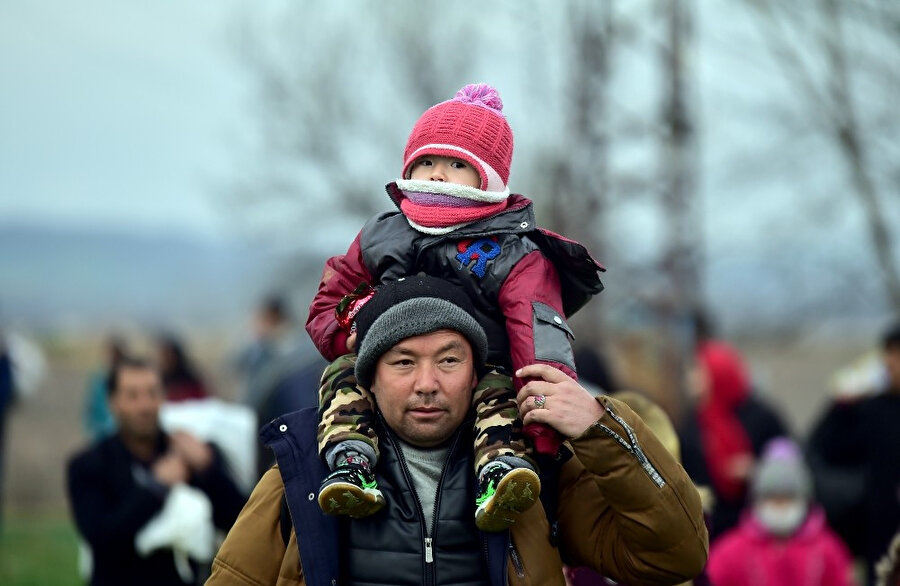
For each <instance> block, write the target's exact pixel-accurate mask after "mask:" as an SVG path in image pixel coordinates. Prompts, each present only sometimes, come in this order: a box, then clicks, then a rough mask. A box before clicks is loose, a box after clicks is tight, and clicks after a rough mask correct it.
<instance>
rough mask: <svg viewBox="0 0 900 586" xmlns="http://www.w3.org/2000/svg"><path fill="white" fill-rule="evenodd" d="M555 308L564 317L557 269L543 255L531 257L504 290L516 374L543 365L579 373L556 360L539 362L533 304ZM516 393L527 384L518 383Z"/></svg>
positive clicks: (502, 299)
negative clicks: (522, 369) (524, 369)
mask: <svg viewBox="0 0 900 586" xmlns="http://www.w3.org/2000/svg"><path fill="white" fill-rule="evenodd" d="M535 301H537V302H540V303H543V304H545V305H548V306H550V307H552V308H553V309H554V310H555V311H556V312H557V313H558V314H559V315H560V317H563V316H564V315H565V314H564V313H563V304H562V289H561V286H560V283H559V275H558V274H557V272H556V267H554V266H553V264H552V263H551V262H550V260H549V259H548V258H547V257H546V256H544V255H543V254H542V253H541V252H540V251H534V252H531V253H529V254H527V255H526V256H525V257H523V258H522V260H520V261H519V262H518V263H517V264H516V266H515V267H513V269H512V271H511V272H510V274H509V276H508V277H507V278H506V281H505V282H504V283H503V286H502V287H501V288H500V296H499V302H500V310H501V311H502V312H503V316H504V317H505V318H506V333H507V335H508V336H509V348H510V354H511V359H512V365H513V370H514V371H515V370H517V369H519V368H522V367H523V366H527V365H529V364H534V363H536V362H537V363H543V364H549V365H551V366H555V367H556V368H558V369H560V370H562V371H563V372H565V373H566V374H567V375H569V376H571V377H572V378H576V379H577V376H576V374H575V371H574V370H573V369H572V368H571V367H570V366H568V365H566V364H563V363H560V362H555V361H552V360H539V359H537V358H536V356H535V341H534V309H533V308H532V302H535ZM514 381H515V385H516V389H517V390H518V389H520V388H521V387H522V385H523V384H524V382H523V381H520V380H518V379H517V378H516V379H514Z"/></svg>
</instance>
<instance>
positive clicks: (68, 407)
mask: <svg viewBox="0 0 900 586" xmlns="http://www.w3.org/2000/svg"><path fill="white" fill-rule="evenodd" d="M738 346H739V347H740V349H741V350H742V351H744V352H745V356H746V357H747V359H748V361H749V363H750V364H751V366H752V369H753V372H754V375H755V376H756V377H757V379H758V380H759V382H760V384H761V386H762V388H763V389H764V390H765V392H766V393H767V395H768V396H769V397H770V398H771V400H772V401H773V402H774V403H775V404H776V405H778V406H780V407H781V408H783V409H784V412H785V413H786V419H787V421H788V423H789V424H790V425H791V426H792V429H793V430H794V432H795V433H797V434H800V436H801V437H802V436H803V435H804V434H805V433H806V432H807V431H808V429H809V426H810V425H811V423H812V422H813V421H814V419H815V418H816V417H817V416H818V414H819V413H820V411H821V409H822V408H823V406H824V404H825V401H826V400H827V398H828V392H829V391H828V388H829V377H830V376H831V375H832V373H833V372H834V370H835V369H836V368H838V367H840V366H843V365H845V364H848V363H850V362H852V361H853V360H855V359H856V358H857V357H858V356H859V355H860V354H862V353H863V351H864V350H866V349H865V348H859V347H846V346H829V345H825V344H811V343H794V344H791V345H784V344H775V343H752V344H751V343H748V344H738ZM193 347H194V348H201V349H202V350H201V351H199V352H195V353H196V354H197V361H198V363H199V365H200V367H201V369H202V370H203V372H204V374H205V375H206V377H207V378H208V380H209V381H210V382H211V384H212V386H213V388H214V389H215V390H216V392H217V394H218V395H219V396H221V397H223V398H226V399H231V398H233V397H234V396H235V395H236V391H237V388H238V381H237V380H235V379H234V377H232V376H230V375H229V373H228V371H227V369H226V368H225V361H224V359H223V356H224V355H225V354H224V351H223V348H222V346H221V344H220V343H219V341H218V340H213V341H207V342H203V343H199V344H196V345H194V346H193ZM46 352H47V359H48V373H47V378H46V380H45V382H44V384H43V385H42V387H41V388H40V389H39V390H38V392H37V393H36V394H35V395H34V396H32V397H30V398H28V399H27V400H26V401H23V402H21V403H20V404H19V405H18V406H17V408H16V409H15V410H14V411H13V413H12V416H11V420H10V422H9V424H10V425H9V427H10V429H9V430H8V432H9V436H8V438H7V440H8V442H7V446H6V449H7V453H6V456H7V458H6V475H5V476H6V479H5V486H4V487H3V489H4V508H5V509H6V510H7V511H9V512H16V513H25V514H29V513H35V514H37V513H46V512H51V513H56V512H62V511H65V510H66V509H67V504H66V499H65V488H64V471H65V463H66V461H67V459H68V458H69V457H70V456H71V455H72V454H73V453H74V452H75V451H77V450H78V449H80V448H81V447H83V446H84V445H85V444H86V442H87V436H86V435H85V433H84V432H83V430H82V427H81V413H82V408H83V405H84V401H85V393H86V390H87V381H88V377H89V373H90V372H91V371H92V369H93V368H95V367H96V365H97V364H98V363H99V361H100V356H101V353H100V349H99V343H98V342H96V341H86V342H84V341H81V342H66V343H60V342H56V343H54V344H51V345H49V348H46Z"/></svg>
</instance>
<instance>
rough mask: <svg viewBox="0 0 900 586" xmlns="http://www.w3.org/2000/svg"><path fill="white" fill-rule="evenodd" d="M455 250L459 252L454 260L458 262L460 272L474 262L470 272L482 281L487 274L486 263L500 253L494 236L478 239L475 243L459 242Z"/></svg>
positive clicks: (469, 241) (468, 241)
mask: <svg viewBox="0 0 900 586" xmlns="http://www.w3.org/2000/svg"><path fill="white" fill-rule="evenodd" d="M456 249H457V250H458V251H459V254H457V255H456V260H458V261H459V268H460V270H462V268H463V267H466V266H469V264H471V262H472V261H473V260H474V261H475V264H474V265H473V266H472V272H473V273H475V274H476V275H477V276H478V278H479V279H483V278H484V275H485V273H487V262H488V261H489V260H493V259H495V258H497V257H498V256H500V251H501V248H500V245H499V244H498V243H497V238H496V236H494V237H492V238H480V239H478V240H475V241H472V240H461V241H460V242H459V243H457V245H456Z"/></svg>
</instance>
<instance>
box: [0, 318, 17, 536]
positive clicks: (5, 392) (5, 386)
mask: <svg viewBox="0 0 900 586" xmlns="http://www.w3.org/2000/svg"><path fill="white" fill-rule="evenodd" d="M13 384H14V383H13V370H12V358H11V357H10V355H9V350H8V349H7V347H6V341H5V339H4V337H3V331H2V330H0V496H2V495H3V469H4V464H5V462H4V453H5V449H6V419H7V415H8V411H9V410H10V408H11V407H12V403H13V399H14V398H15V387H14V386H13ZM2 526H3V501H2V500H0V527H2Z"/></svg>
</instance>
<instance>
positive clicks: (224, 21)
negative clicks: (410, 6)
mask: <svg viewBox="0 0 900 586" xmlns="http://www.w3.org/2000/svg"><path fill="white" fill-rule="evenodd" d="M255 4H257V3H254V2H249V1H247V0H203V1H192V2H170V1H166V2H156V1H149V0H144V1H141V2H111V1H98V0H85V1H82V2H78V3H77V4H74V5H73V4H71V3H68V2H61V1H50V2H46V1H37V2H33V1H29V0H6V1H4V2H2V3H0V79H2V80H3V82H2V83H3V87H2V91H0V220H2V221H16V220H22V221H27V222H38V223H64V224H88V225H97V224H99V225H114V226H121V227H124V228H126V229H128V230H132V229H135V228H138V229H145V230H157V229H161V228H171V229H174V230H176V231H182V230H186V231H192V232H197V233H200V234H203V235H205V236H215V235H221V234H223V232H224V230H225V227H224V226H223V223H222V217H221V216H220V215H219V214H217V213H215V211H214V210H213V209H212V206H211V205H210V200H211V192H212V191H213V189H214V187H215V185H216V183H218V182H221V181H222V180H223V178H224V177H225V176H226V170H227V169H228V167H229V166H230V165H233V164H234V156H235V150H236V149H234V148H231V146H230V145H231V144H233V143H234V142H235V141H238V142H239V141H241V140H243V138H244V136H245V135H246V132H247V131H248V128H250V126H249V122H248V120H249V116H250V115H249V113H248V109H247V107H246V93H245V88H246V82H245V80H244V78H243V77H242V76H241V71H240V70H239V64H238V63H237V59H235V57H234V52H233V48H232V45H230V43H231V42H233V41H230V40H229V34H230V33H231V32H233V30H234V26H233V25H234V21H235V17H236V13H237V12H238V11H240V10H245V9H247V8H248V7H249V6H250V5H255ZM270 6H271V5H270Z"/></svg>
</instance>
